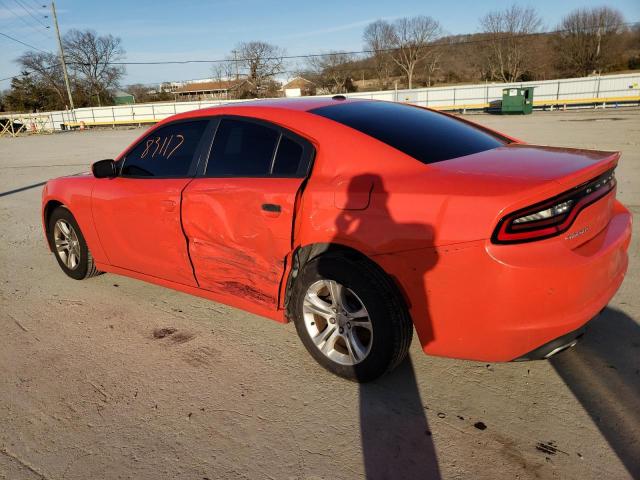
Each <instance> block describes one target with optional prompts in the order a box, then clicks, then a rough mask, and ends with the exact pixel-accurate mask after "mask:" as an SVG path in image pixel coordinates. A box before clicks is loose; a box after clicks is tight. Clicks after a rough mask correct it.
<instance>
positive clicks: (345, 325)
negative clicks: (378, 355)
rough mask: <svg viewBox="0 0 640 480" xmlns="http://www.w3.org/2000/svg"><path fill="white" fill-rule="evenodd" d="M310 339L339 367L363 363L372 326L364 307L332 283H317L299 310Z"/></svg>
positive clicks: (358, 299)
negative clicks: (339, 365)
mask: <svg viewBox="0 0 640 480" xmlns="http://www.w3.org/2000/svg"><path fill="white" fill-rule="evenodd" d="M302 314H303V318H304V323H305V326H306V328H307V333H308V334H309V338H311V341H312V342H313V343H314V345H315V346H316V347H317V348H318V350H320V352H321V353H322V354H323V355H324V356H326V357H327V358H329V359H330V360H332V361H334V362H336V363H339V364H341V365H356V364H358V363H361V362H362V361H364V360H365V359H366V358H367V357H368V356H369V353H370V352H371V346H372V345H373V325H372V323H371V318H370V317H369V313H368V312H367V309H366V307H365V306H364V303H363V302H362V300H360V298H359V297H358V296H357V295H356V293H355V292H354V291H353V290H351V289H350V288H347V287H345V286H344V285H342V284H340V283H338V282H336V281H335V280H318V281H317V282H315V283H313V284H312V285H311V286H310V287H309V288H308V290H307V293H306V294H305V297H304V302H303V306H302Z"/></svg>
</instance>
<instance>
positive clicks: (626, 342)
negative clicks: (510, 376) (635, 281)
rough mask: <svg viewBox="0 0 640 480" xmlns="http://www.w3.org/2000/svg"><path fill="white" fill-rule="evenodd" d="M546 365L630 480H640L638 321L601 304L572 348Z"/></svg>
mask: <svg viewBox="0 0 640 480" xmlns="http://www.w3.org/2000/svg"><path fill="white" fill-rule="evenodd" d="M550 362H551V365H553V367H554V368H555V370H556V372H557V373H558V374H559V375H560V377H561V378H562V380H564V382H565V383H566V385H567V386H568V387H569V389H570V390H571V392H572V393H573V394H574V395H575V397H576V399H577V400H578V401H579V402H580V403H581V404H582V406H583V408H584V409H585V410H586V412H587V413H588V414H589V415H590V416H591V419H592V420H593V422H594V423H595V424H596V425H597V426H598V428H599V429H600V432H601V433H602V435H603V436H604V438H605V439H606V440H607V442H608V443H609V445H610V446H611V448H612V449H613V451H614V452H615V453H616V455H617V456H618V457H619V458H620V460H621V462H622V463H623V464H624V466H625V467H626V469H627V470H628V472H629V473H630V474H631V477H632V478H640V325H638V323H637V322H636V321H635V320H633V319H632V318H631V317H629V316H628V315H626V314H625V313H623V312H621V311H619V310H616V309H614V308H606V309H605V310H604V311H603V312H602V314H601V315H600V316H598V317H597V318H595V319H594V320H592V321H591V323H590V324H589V329H588V331H587V334H586V335H585V336H584V339H583V340H582V342H580V343H579V344H578V345H577V346H576V347H575V348H573V349H571V350H568V351H566V352H563V353H561V354H560V355H557V356H556V357H552V358H551V360H550Z"/></svg>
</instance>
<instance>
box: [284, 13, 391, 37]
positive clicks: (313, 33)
mask: <svg viewBox="0 0 640 480" xmlns="http://www.w3.org/2000/svg"><path fill="white" fill-rule="evenodd" d="M396 18H400V16H399V15H397V16H393V17H383V18H369V19H367V20H358V21H357V22H351V23H345V24H343V25H334V26H333V27H327V28H321V29H318V30H310V31H307V32H300V33H292V34H290V35H283V36H280V37H279V38H307V37H315V36H317V35H326V34H328V33H335V32H344V31H347V30H353V29H355V28H362V27H364V26H366V25H369V24H370V23H372V22H375V21H376V20H395V19H396Z"/></svg>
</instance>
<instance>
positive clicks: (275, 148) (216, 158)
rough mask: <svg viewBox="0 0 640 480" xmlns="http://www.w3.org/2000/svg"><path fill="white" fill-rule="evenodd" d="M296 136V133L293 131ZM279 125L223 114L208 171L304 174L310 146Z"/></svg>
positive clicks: (215, 174) (222, 174)
mask: <svg viewBox="0 0 640 480" xmlns="http://www.w3.org/2000/svg"><path fill="white" fill-rule="evenodd" d="M292 136H295V135H292ZM301 142H302V141H300V142H299V141H296V140H294V139H292V138H289V136H288V135H287V134H284V133H283V132H282V130H281V129H280V128H278V127H277V126H275V125H274V126H273V127H271V126H269V125H264V124H262V123H256V122H253V121H245V120H242V119H235V118H223V119H222V120H221V121H220V125H219V126H218V128H217V130H216V133H215V138H214V141H213V146H212V148H211V153H210V155H209V161H208V162H207V168H206V172H205V175H206V176H209V177H266V176H273V177H304V176H305V175H306V172H307V169H308V165H309V148H310V147H307V148H305V145H304V142H302V143H301Z"/></svg>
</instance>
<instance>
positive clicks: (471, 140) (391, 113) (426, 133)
mask: <svg viewBox="0 0 640 480" xmlns="http://www.w3.org/2000/svg"><path fill="white" fill-rule="evenodd" d="M311 112H312V113H315V114H316V115H320V116H322V117H325V118H328V119H330V120H334V121H336V122H339V123H342V124H344V125H347V126H348V127H351V128H354V129H356V130H359V131H360V132H362V133H365V134H367V135H369V136H371V137H373V138H376V139H378V140H380V141H381V142H384V143H386V144H387V145H390V146H391V147H393V148H396V149H397V150H400V151H401V152H404V153H406V154H407V155H410V156H412V157H413V158H415V159H416V160H419V161H421V162H422V163H435V162H441V161H443V160H449V159H451V158H457V157H463V156H465V155H471V154H474V153H478V152H483V151H485V150H491V149H493V148H497V147H500V146H502V145H504V144H505V142H504V141H503V140H501V139H499V138H498V137H495V136H493V135H491V134H489V133H486V132H484V131H483V130H481V129H479V128H476V127H473V126H471V125H468V124H466V123H464V122H461V121H459V120H456V119H454V118H451V117H449V116H447V115H442V114H440V113H436V112H431V111H429V110H425V109H422V108H418V107H414V106H410V105H403V104H399V103H391V102H364V101H363V102H353V103H344V104H341V105H330V106H328V107H320V108H316V109H313V110H311Z"/></svg>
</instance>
